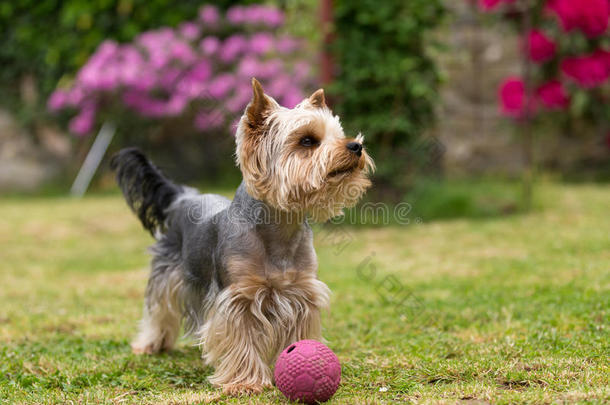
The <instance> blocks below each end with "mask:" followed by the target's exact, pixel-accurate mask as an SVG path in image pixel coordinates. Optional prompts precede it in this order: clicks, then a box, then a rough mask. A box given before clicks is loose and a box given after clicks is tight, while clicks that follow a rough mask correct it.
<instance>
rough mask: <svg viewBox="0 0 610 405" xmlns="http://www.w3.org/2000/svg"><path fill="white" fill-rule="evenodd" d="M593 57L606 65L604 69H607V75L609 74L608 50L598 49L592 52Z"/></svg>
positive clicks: (609, 59) (609, 55) (609, 53)
mask: <svg viewBox="0 0 610 405" xmlns="http://www.w3.org/2000/svg"><path fill="white" fill-rule="evenodd" d="M593 57H594V58H596V59H597V60H599V61H602V62H603V63H604V65H606V70H607V71H608V75H610V51H606V50H605V49H598V50H597V51H595V52H594V53H593Z"/></svg>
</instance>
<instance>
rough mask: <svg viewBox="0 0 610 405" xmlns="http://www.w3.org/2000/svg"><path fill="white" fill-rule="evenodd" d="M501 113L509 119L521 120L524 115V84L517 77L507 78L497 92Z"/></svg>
mask: <svg viewBox="0 0 610 405" xmlns="http://www.w3.org/2000/svg"><path fill="white" fill-rule="evenodd" d="M498 95H499V98H500V104H501V108H502V113H503V114H504V115H507V116H509V117H513V118H521V117H523V115H524V113H525V83H523V80H521V78H519V77H508V78H506V79H505V80H504V82H502V84H501V85H500V90H499V94H498Z"/></svg>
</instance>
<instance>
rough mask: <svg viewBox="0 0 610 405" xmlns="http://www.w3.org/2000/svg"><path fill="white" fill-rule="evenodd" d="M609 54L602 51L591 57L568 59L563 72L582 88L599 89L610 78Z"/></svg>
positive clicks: (564, 63) (565, 60)
mask: <svg viewBox="0 0 610 405" xmlns="http://www.w3.org/2000/svg"><path fill="white" fill-rule="evenodd" d="M609 53H610V52H607V51H603V50H601V49H600V50H598V51H596V52H595V53H593V54H591V55H587V56H578V57H573V58H566V59H564V60H563V61H562V62H561V71H562V72H563V73H564V74H565V75H566V76H568V77H569V78H570V79H572V80H574V81H576V83H578V84H579V85H580V86H581V87H584V88H587V89H589V88H593V87H597V86H599V85H601V84H602V83H604V82H605V81H606V80H607V79H608V77H610V62H609V57H608V54H609Z"/></svg>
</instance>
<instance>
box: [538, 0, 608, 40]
mask: <svg viewBox="0 0 610 405" xmlns="http://www.w3.org/2000/svg"><path fill="white" fill-rule="evenodd" d="M548 7H549V8H550V9H551V10H552V11H554V12H555V13H556V14H557V16H558V17H559V20H560V21H561V25H562V26H563V29H564V30H566V31H572V30H574V29H580V30H581V31H582V32H584V33H585V35H586V36H588V37H589V38H593V37H598V36H600V35H602V34H604V32H606V29H607V28H608V12H609V8H610V6H609V5H608V0H550V1H549V3H548Z"/></svg>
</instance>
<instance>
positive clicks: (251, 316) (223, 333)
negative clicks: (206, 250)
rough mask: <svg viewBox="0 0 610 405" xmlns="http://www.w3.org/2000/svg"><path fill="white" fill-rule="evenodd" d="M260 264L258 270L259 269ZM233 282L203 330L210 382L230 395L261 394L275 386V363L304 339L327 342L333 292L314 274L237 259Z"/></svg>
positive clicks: (232, 268) (232, 264)
mask: <svg viewBox="0 0 610 405" xmlns="http://www.w3.org/2000/svg"><path fill="white" fill-rule="evenodd" d="M253 266H254V267H253ZM229 268H230V269H231V270H230V272H231V274H232V278H233V279H234V281H233V282H232V284H231V285H230V286H229V287H228V288H226V289H225V290H224V291H222V292H221V293H220V294H219V295H218V296H217V298H216V301H215V302H214V305H213V307H212V308H211V310H210V311H209V312H208V315H207V319H206V322H205V324H204V326H203V328H202V330H201V331H200V333H199V335H200V339H201V344H202V346H203V352H204V359H205V361H206V363H207V364H211V365H213V366H214V368H215V373H214V375H213V376H212V377H210V382H212V383H213V384H216V385H220V386H222V387H223V390H224V391H225V392H228V393H236V392H244V391H250V392H259V391H260V390H262V389H263V388H264V387H267V386H270V385H271V383H272V376H271V369H270V365H271V364H273V363H274V362H275V360H276V358H277V356H278V355H279V353H280V351H281V350H282V349H283V348H285V347H286V346H288V345H289V344H290V343H292V342H295V341H298V340H301V339H318V340H320V339H321V323H320V311H321V310H322V309H324V308H327V307H328V302H329V294H330V291H329V289H328V287H327V286H326V285H325V284H324V283H323V282H321V281H320V280H318V279H317V278H316V275H315V269H313V271H296V270H288V271H277V270H272V269H264V268H261V267H260V263H258V262H257V261H256V260H247V259H243V258H241V259H237V258H236V259H233V260H232V261H231V263H230V265H229Z"/></svg>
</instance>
